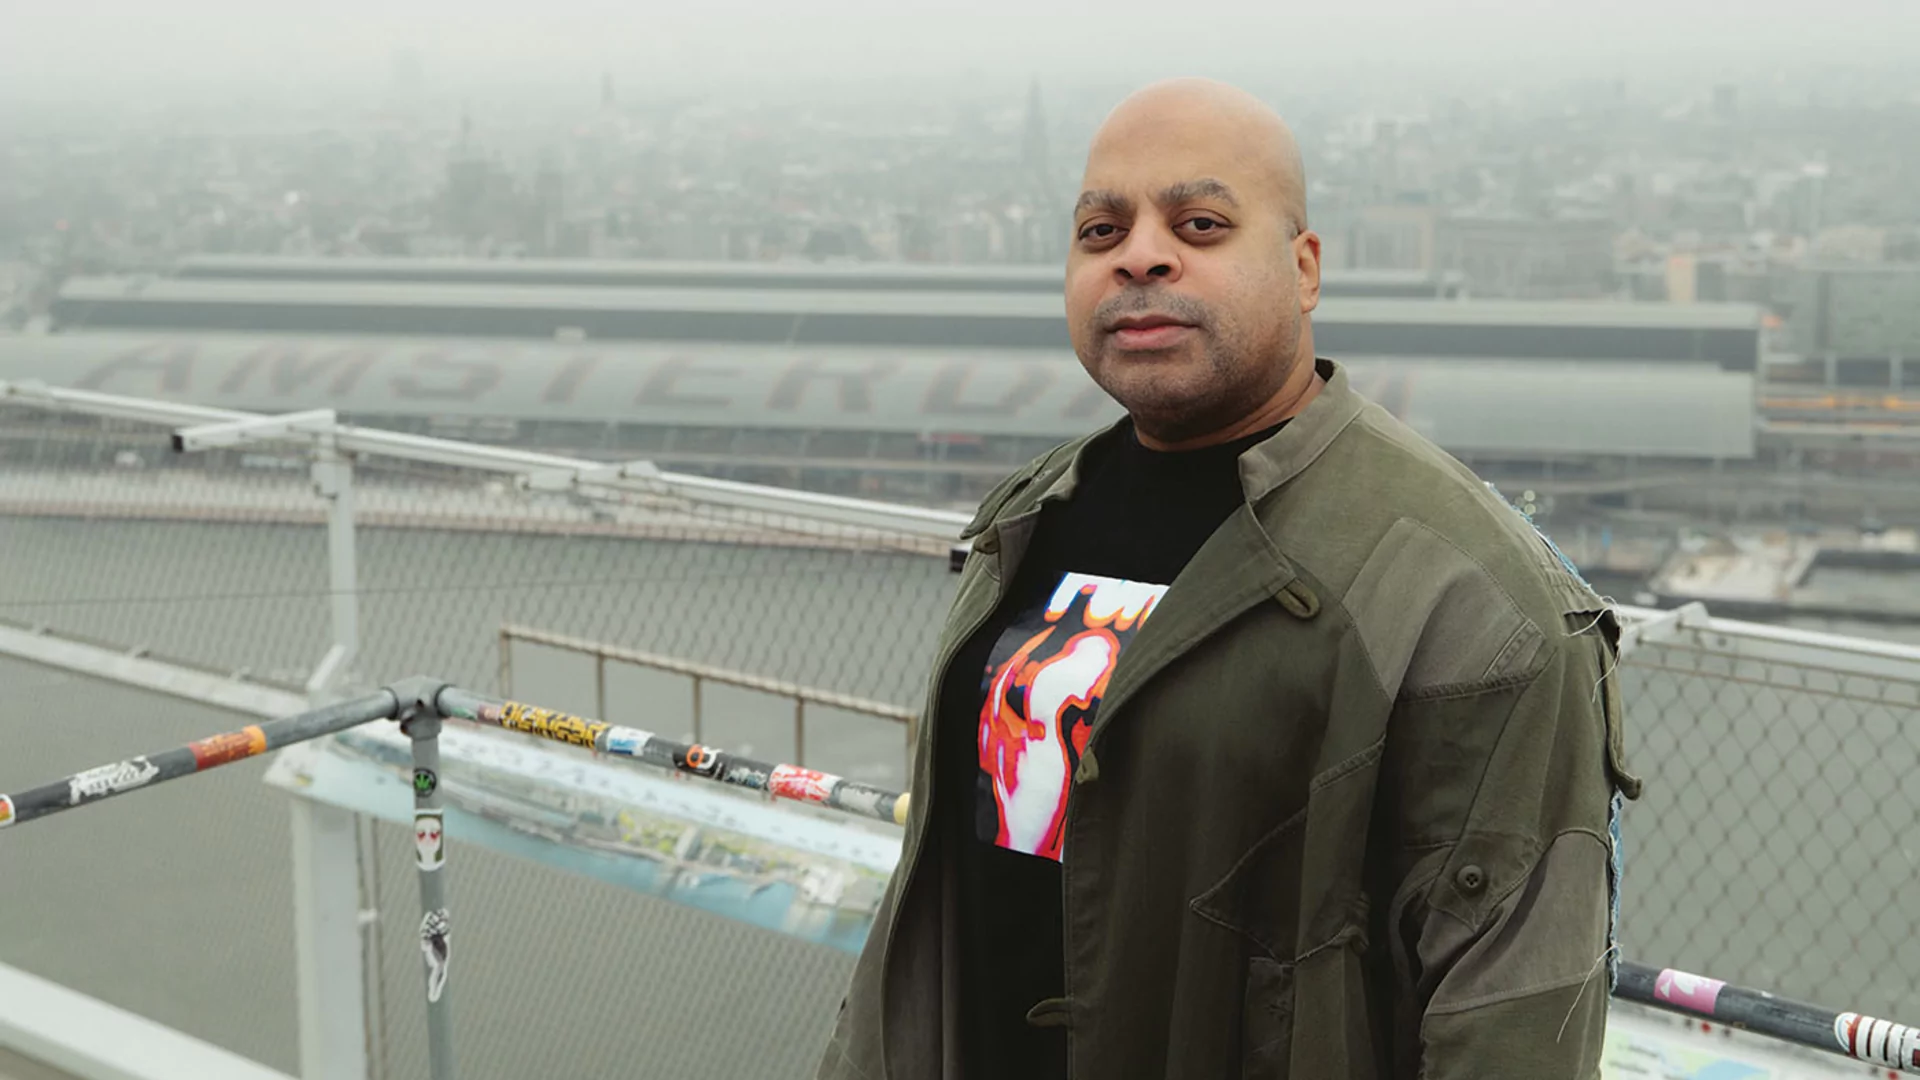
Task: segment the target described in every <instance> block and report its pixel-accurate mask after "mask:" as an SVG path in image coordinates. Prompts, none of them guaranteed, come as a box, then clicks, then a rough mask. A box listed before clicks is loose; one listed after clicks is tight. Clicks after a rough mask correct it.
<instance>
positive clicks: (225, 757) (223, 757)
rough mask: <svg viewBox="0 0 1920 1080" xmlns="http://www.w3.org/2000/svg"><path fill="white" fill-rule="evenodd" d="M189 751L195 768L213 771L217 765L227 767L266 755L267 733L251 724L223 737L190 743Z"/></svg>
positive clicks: (212, 737) (256, 725)
mask: <svg viewBox="0 0 1920 1080" xmlns="http://www.w3.org/2000/svg"><path fill="white" fill-rule="evenodd" d="M187 749H188V750H191V751H193V764H194V767H195V768H198V769H211V768H213V767H214V766H216V765H226V764H228V763H230V762H235V761H239V760H241V759H243V758H250V757H254V756H255V755H258V754H264V753H266V752H267V733H266V732H264V731H262V730H260V725H258V724H249V725H247V726H246V727H244V728H241V729H240V730H239V731H229V732H227V733H225V734H223V735H214V736H211V737H210V738H205V739H201V740H200V741H199V742H191V743H188V744H187Z"/></svg>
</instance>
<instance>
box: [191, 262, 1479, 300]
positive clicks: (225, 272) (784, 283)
mask: <svg viewBox="0 0 1920 1080" xmlns="http://www.w3.org/2000/svg"><path fill="white" fill-rule="evenodd" d="M174 276H176V277H180V278H193V279H214V278H224V279H236V280H255V281H392V282H423V281H437V282H444V283H448V284H454V283H471V284H484V283H489V282H492V283H501V284H523V285H541V286H546V287H564V286H569V285H581V286H594V285H598V286H608V287H648V288H685V287H720V288H747V289H809V290H836V289H837V290H845V291H856V292H866V291H875V292H940V291H954V292H1011V293H1022V292H1031V293H1051V294H1056V295H1057V294H1059V292H1060V291H1061V288H1062V286H1063V283H1064V276H1065V275H1064V271H1063V270H1062V268H1061V267H1059V266H1057V265H1049V266H1026V265H1010V264H974V265H949V264H931V263H911V262H810V261H807V262H802V261H784V260H783V261H774V262H718V261H698V262H696V261H683V260H668V259H466V258H396V257H353V258H345V257H302V256H282V255H193V256H188V257H186V258H184V259H181V260H180V261H179V262H178V263H177V264H175V268H174ZM1323 289H1324V290H1325V291H1326V292H1327V294H1328V295H1390V296H1408V297H1415V296H1423V295H1424V296H1433V295H1437V294H1440V293H1442V292H1443V291H1444V292H1457V291H1458V282H1457V280H1456V279H1454V278H1453V277H1450V276H1449V277H1442V276H1439V275H1435V274H1430V273H1427V272H1424V271H1418V270H1367V269H1362V270H1337V271H1329V272H1328V273H1327V275H1326V281H1325V282H1324V284H1323Z"/></svg>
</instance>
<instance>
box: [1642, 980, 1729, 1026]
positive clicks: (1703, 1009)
mask: <svg viewBox="0 0 1920 1080" xmlns="http://www.w3.org/2000/svg"><path fill="white" fill-rule="evenodd" d="M1726 987H1727V984H1726V983H1723V982H1721V981H1720V980H1719V979H1709V978H1707V977H1706V976H1704V975H1689V974H1687V973H1686V972H1684V971H1675V970H1673V969H1672V968H1668V969H1667V970H1665V971H1662V972H1661V973H1660V977H1659V978H1657V979H1655V980H1654V981H1653V996H1654V997H1657V998H1659V999H1660V1000H1661V1001H1670V1002H1672V1003H1674V1004H1675V1005H1678V1006H1680V1007H1681V1008H1683V1009H1689V1010H1692V1011H1693V1012H1697V1013H1700V1014H1702V1015H1703V1016H1712V1015H1713V1010H1714V1006H1716V1005H1718V1004H1719V1003H1720V991H1722V990H1724V989H1726Z"/></svg>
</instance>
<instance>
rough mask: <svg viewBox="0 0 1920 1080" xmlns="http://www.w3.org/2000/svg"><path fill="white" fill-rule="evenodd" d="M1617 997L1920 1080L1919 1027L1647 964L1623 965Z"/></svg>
mask: <svg viewBox="0 0 1920 1080" xmlns="http://www.w3.org/2000/svg"><path fill="white" fill-rule="evenodd" d="M1613 994H1614V996H1615V997H1617V998H1621V999H1624V1000H1627V1001H1637V1002H1640V1003H1641V1004H1643V1005H1651V1006H1653V1007H1654V1008H1656V1009H1664V1010H1666V1011H1667V1012H1672V1013H1678V1014H1680V1015H1682V1016H1692V1017H1697V1018H1699V1019H1702V1020H1711V1021H1713V1022H1714V1023H1717V1024H1720V1025H1722V1026H1725V1027H1732V1028H1739V1029H1741V1030H1742V1031H1752V1032H1756V1033H1758V1034H1761V1035H1767V1036H1770V1037H1772V1038H1775V1039H1780V1040H1782V1041H1785V1042H1790V1043H1798V1044H1799V1045H1801V1046H1810V1047H1812V1048H1814V1049H1815V1050H1825V1051H1827V1052H1829V1053H1835V1054H1844V1055H1846V1056H1847V1057H1850V1058H1857V1059H1859V1060H1861V1061H1868V1062H1872V1063H1873V1064H1875V1065H1884V1066H1886V1067H1888V1068H1890V1069H1897V1070H1899V1071H1901V1072H1908V1073H1915V1074H1920V1026H1912V1025H1908V1024H1896V1023H1894V1022H1893V1021H1891V1020H1876V1019H1874V1018H1873V1017H1871V1016H1862V1015H1861V1014H1859V1013H1851V1012H1834V1011H1832V1010H1830V1009H1825V1008H1822V1007H1820V1006H1818V1005H1805V1004H1802V1003H1800V1002H1798V1001H1789V1000H1787V999H1786V998H1777V997H1774V996H1773V995H1772V994H1769V993H1767V992H1765V991H1763V990H1747V989H1743V988H1741V987H1738V986H1728V985H1727V984H1726V983H1723V982H1721V981H1720V980H1718V979H1709V978H1707V977H1705V976H1703V975H1689V974H1687V973H1686V972H1684V971H1674V970H1672V969H1668V970H1665V971H1661V970H1657V969H1655V968H1650V967H1647V966H1646V965H1645V964H1628V963H1622V964H1621V965H1620V986H1619V988H1618V989H1616V990H1615V991H1614V992H1613Z"/></svg>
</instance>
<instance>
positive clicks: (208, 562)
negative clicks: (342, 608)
mask: <svg viewBox="0 0 1920 1080" xmlns="http://www.w3.org/2000/svg"><path fill="white" fill-rule="evenodd" d="M307 469H308V465H307V458H306V455H305V453H304V452H301V451H300V450H298V449H297V448H290V447H278V448H268V449H263V450H252V451H247V452H245V453H240V452H237V451H224V452H220V453H215V454H209V455H196V456H192V457H179V456H176V455H175V454H174V453H173V451H172V449H171V448H170V446H169V444H168V432H167V429H165V428H163V427H158V426H156V425H153V424H139V423H133V422H129V421H118V420H105V419H96V418H94V417H89V416H79V415H73V414H68V413H60V412H50V411H47V410H45V409H40V408H29V407H21V406H17V405H9V404H7V403H5V402H4V401H0V620H5V621H7V622H10V623H14V624H16V625H22V626H42V627H46V628H48V629H50V630H53V631H56V632H58V633H60V634H63V635H66V636H69V637H75V638H82V639H90V640H95V641H99V642H103V643H106V644H109V645H112V646H115V647H119V648H129V649H133V648H137V649H144V650H147V651H148V652H150V653H151V654H152V655H154V656H165V657H171V658H176V659H180V660H184V661H187V662H190V663H194V664H200V665H206V666H210V667H215V668H219V669H221V670H226V671H245V672H247V673H249V674H250V675H251V676H252V677H255V678H258V679H261V680H263V681H270V682H279V683H285V684H290V685H295V686H297V685H300V684H301V683H303V682H304V681H305V679H306V677H307V673H308V672H309V671H310V670H311V669H312V668H313V666H314V664H315V663H317V662H318V661H319V659H320V657H321V656H322V654H324V653H325V651H326V648H327V643H328V641H329V639H330V634H329V631H328V623H327V591H328V584H327V557H326V533H325V529H324V527H323V525H324V522H325V518H326V504H325V502H324V501H323V500H321V499H319V498H317V497H316V496H315V494H314V491H313V486H312V483H311V481H310V479H309V477H308V471H307Z"/></svg>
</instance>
